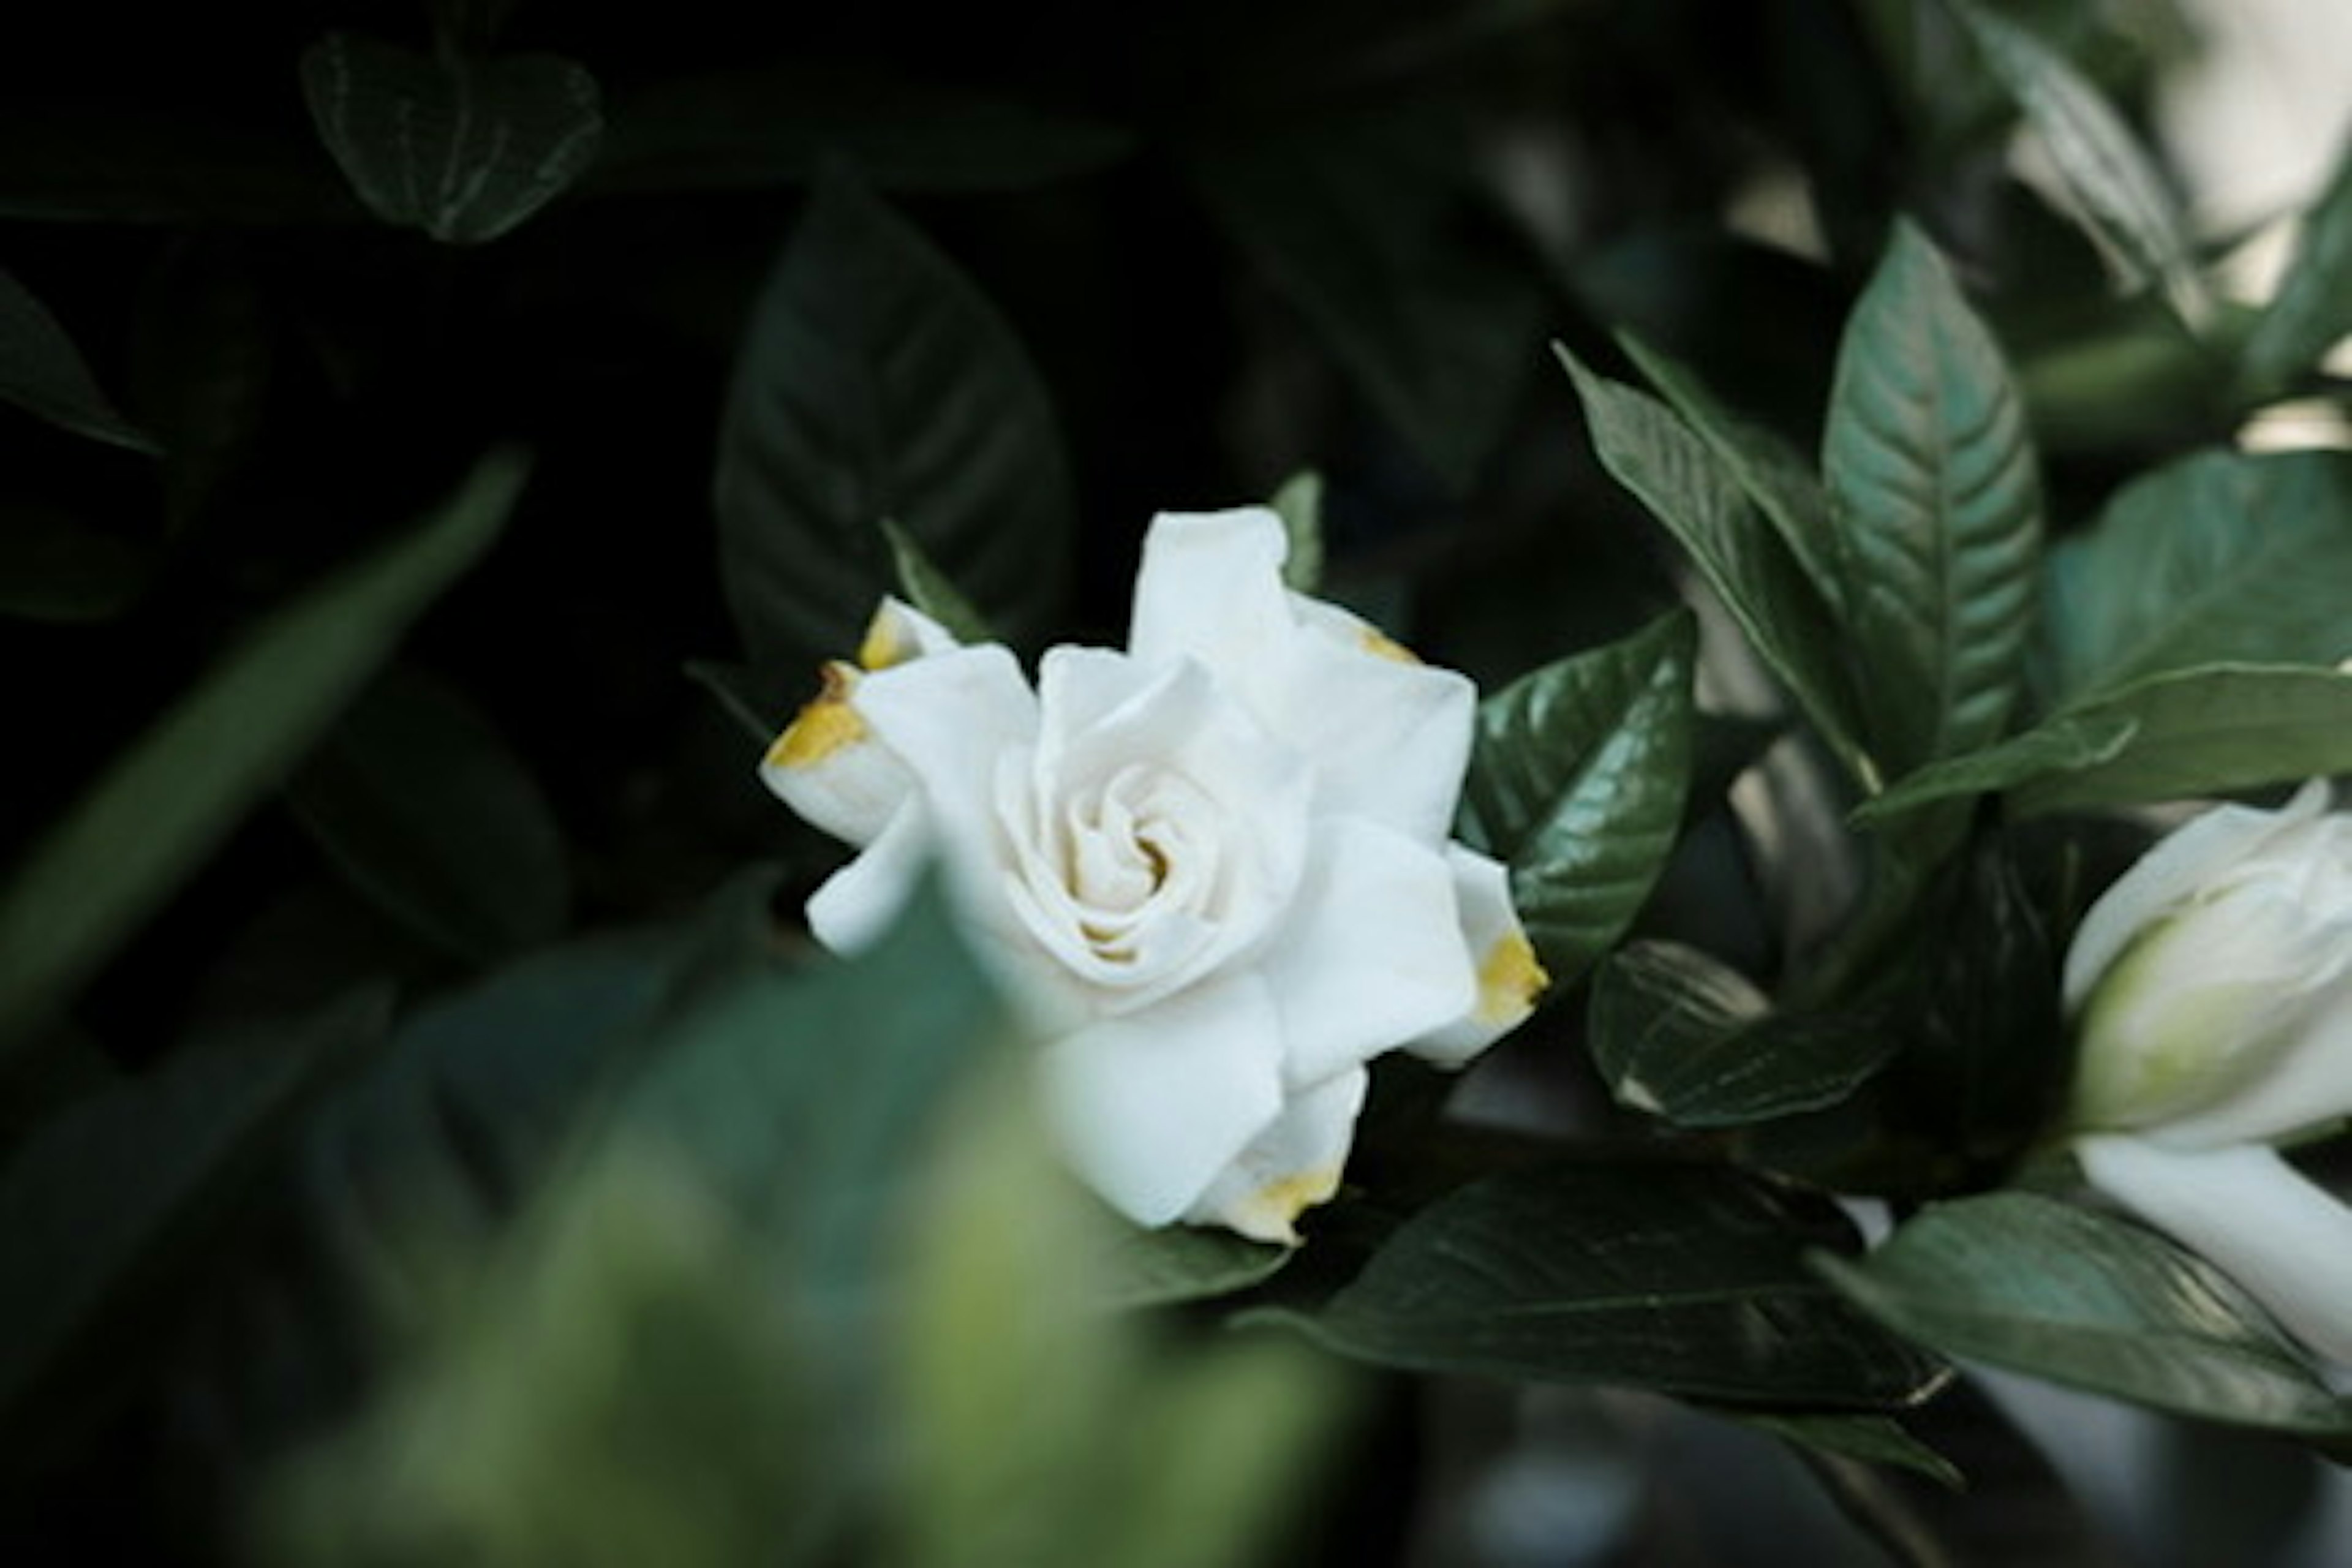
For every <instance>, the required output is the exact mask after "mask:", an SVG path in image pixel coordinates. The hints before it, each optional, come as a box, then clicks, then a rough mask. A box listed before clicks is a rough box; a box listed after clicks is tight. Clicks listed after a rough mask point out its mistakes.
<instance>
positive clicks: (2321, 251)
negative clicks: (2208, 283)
mask: <svg viewBox="0 0 2352 1568" xmlns="http://www.w3.org/2000/svg"><path fill="white" fill-rule="evenodd" d="M2347 332H2352V142H2347V144H2346V145H2345V147H2344V149H2343V151H2342V152H2340V153H2337V154H2336V174H2335V177H2334V178H2333V179H2331V180H2329V181H2328V183H2327V188H2326V190H2325V191H2323V192H2322V193H2321V194H2320V196H2319V199H2318V200H2317V201H2315V202H2314V203H2313V204H2312V205H2311V208H2310V210H2309V211H2307V212H2305V214H2304V215H2303V229H2302V234H2301V237H2300V238H2299V239H2298V241H2297V243H2296V246H2295V251H2294V260H2293V261H2292V262H2291V263H2289V264H2288V267H2287V270H2286V276H2285V277H2284V279H2281V280H2280V283H2279V288H2278V292H2277V293H2276V294H2274V295H2273V296H2272V298H2271V302H2270V304H2269V305H2268V306H2267V307H2266V308H2265V309H2264V310H2263V313H2262V316H2261V318H2260V319H2259V320H2258V321H2256V322H2255V323H2254V329H2253V331H2252V334H2251V335H2249V336H2248V337H2247V339H2246V345H2245V349H2244V351H2243V355H2244V364H2243V369H2244V375H2245V379H2246V381H2247V382H2248V383H2249V384H2251V385H2252V388H2253V389H2254V390H2255V391H2256V392H2258V393H2261V392H2274V391H2278V390H2281V389H2283V388H2284V387H2286V386H2288V385H2289V384H2291V383H2292V382H2293V381H2294V378H2295V377H2296V376H2298V375H2300V374H2302V373H2303V372H2305V371H2306V370H2308V369H2310V368H2311V367H2312V366H2313V365H2314V364H2316V363H2319V361H2320V360H2321V359H2322V358H2323V357H2324V356H2325V355H2326V353H2327V351H2328V350H2329V349H2331V348H2333V347H2335V346H2336V343H2337V342H2340V341H2341V340H2342V339H2343V337H2344V335H2345V334H2346V333H2347Z"/></svg>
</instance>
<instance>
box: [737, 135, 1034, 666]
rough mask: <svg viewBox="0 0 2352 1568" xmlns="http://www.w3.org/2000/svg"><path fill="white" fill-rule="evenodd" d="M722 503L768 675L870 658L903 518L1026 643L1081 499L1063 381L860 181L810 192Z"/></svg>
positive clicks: (750, 345)
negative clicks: (1075, 495)
mask: <svg viewBox="0 0 2352 1568" xmlns="http://www.w3.org/2000/svg"><path fill="white" fill-rule="evenodd" d="M717 500H718V507H719V570H720V575H721V579H722V581H723V583H724V584H725V587H726V590H727V601H728V605H729V607H730V609H731V610H732V611H733V613H734V616H735V624H736V626H737V629H738V630H739V631H740V632H741V634H742V637H743V640H744V643H745V645H746V646H747V647H748V648H749V649H750V651H751V661H752V664H753V666H754V668H757V669H759V670H760V671H761V673H762V674H771V675H772V674H773V673H775V672H776V671H777V670H778V668H785V669H788V670H790V671H791V673H792V674H793V676H795V677H797V676H799V675H800V674H801V670H802V667H803V665H805V664H806V663H808V662H810V661H812V660H814V659H816V658H825V657H831V656H835V655H837V654H839V653H840V652H842V651H843V650H845V649H848V648H852V647H856V646H857V639H858V637H859V635H860V633H861V632H862V630H863V629H864V627H865V625H866V618H867V617H868V616H871V615H872V614H873V610H874V604H875V601H876V600H877V598H879V597H880V596H881V595H882V594H883V593H884V592H885V591H887V589H889V588H890V587H891V585H892V584H893V581H894V573H893V570H892V563H891V560H890V552H889V548H888V542H887V540H886V539H885V537H884V535H883V533H882V531H881V528H880V524H881V522H882V521H883V520H884V519H885V518H888V519H891V520H893V521H896V522H897V523H898V525H899V527H901V528H902V529H904V530H905V531H906V533H907V536H908V538H909V539H911V540H912V541H913V542H915V543H916V544H917V545H918V546H919V548H920V549H921V551H922V552H923V554H924V555H925V556H926V557H927V558H928V559H929V560H930V561H931V562H932V563H935V564H936V566H937V567H938V569H939V570H940V572H942V573H944V574H946V575H947V577H948V578H949V580H950V581H951V582H953V583H954V584H956V585H957V586H958V588H959V589H961V592H962V593H963V594H964V595H967V596H968V598H969V599H970V601H971V605H972V607H973V608H974V610H975V611H977V612H978V613H979V614H980V615H981V616H983V617H984V618H985V619H986V620H987V621H988V622H989V624H991V625H992V626H995V627H997V628H998V629H999V630H1000V631H1001V632H1003V634H1004V635H1005V636H1006V637H1010V638H1013V639H1014V640H1016V641H1017V640H1023V639H1026V638H1029V637H1034V636H1035V635H1036V634H1037V633H1038V632H1040V631H1041V630H1042V629H1044V628H1045V626H1047V625H1048V624H1049V623H1050V622H1051V620H1052V619H1053V617H1054V616H1055V613H1056V612H1057V611H1058V609H1059V607H1060V605H1061V600H1062V596H1063V591H1064V583H1065V574H1066V569H1067V563H1068V560H1069V553H1070V552H1069V542H1070V536H1071V528H1072V500H1071V494H1070V479H1069V472H1068V468H1067V466H1066V462H1065V459H1064V457H1063V452H1062V446H1061V437H1060V435H1059V433H1058V432H1057V430H1056V428H1055V421H1054V415H1053V410H1052V408H1051V406H1050V405H1049V404H1048V402H1047V400H1046V395H1045V386H1044V384H1042V383H1041V382H1040V381H1039V380H1038V377H1037V373H1036V371H1035V370H1034V367H1032V365H1031V364H1030V363H1029V358H1028V356H1027V354H1026V353H1024V352H1023V350H1022V348H1021V345H1020V343H1019V342H1017V341H1016V340H1015V339H1014V338H1013V333H1012V331H1010V329H1008V328H1007V327H1006V326H1005V324H1004V322H1003V320H1002V319H1001V318H999V317H998V315H997V313H996V311H995V310H994V309H993V308H992V307H991V306H990V305H989V303H988V302H987V300H984V299H982V297H981V295H980V293H979V291H978V290H977V289H974V288H973V287H972V285H971V281H970V280H969V279H966V278H965V277H964V276H963V274H962V273H961V271H959V270H958V269H957V268H955V267H954V266H953V264H951V263H950V261H949V260H948V259H947V258H946V257H944V256H942V255H940V252H939V251H938V250H936V249H935V248H933V247H932V246H931V244H930V242H929V240H927V239H925V238H924V237H922V236H921V235H920V234H919V233H917V232H916V230H915V229H914V228H913V227H911V226H909V225H908V223H907V222H906V220H905V219H903V218H901V217H899V216H898V215H897V214H896V213H894V212H892V211H891V210H890V209H889V208H888V207H887V206H885V205H883V204H882V203H881V202H880V201H879V200H878V199H877V198H876V197H875V196H874V195H871V194H869V193H868V192H866V190H864V189H863V188H861V187H860V186H858V185H857V184H855V183H853V182H852V181H851V180H850V179H849V178H848V177H847V176H846V175H843V174H835V175H834V176H832V177H829V178H828V179H827V180H826V181H825V182H824V184H820V185H819V187H818V189H817V191H816V194H815V195H814V196H812V197H811V198H810V201H809V204H808V205H807V207H806V209H805V210H804V211H803V214H802V216H801V221H800V226H799V227H798V228H797V229H795V230H794V231H793V237H792V241H791V243H790V244H789V245H788V246H786V247H785V249H784V254H783V258H782V260H781V261H780V262H779V263H778V265H777V267H776V269H775V271H774V272H773V274H772V275H771V277H770V278H769V280H768V284H767V288H766V290H765V292H764V293H763V294H762V295H761V300H760V303H759V305H758V307H757V309H756V310H755V312H754V315H753V319H752V321H751V331H750V334H749V336H748V337H747V338H746V339H745V341H744V344H743V348H742V350H741V353H740V357H739V358H738V359H737V361H736V365H735V378H734V383H733V385H732V386H731V388H730V391H729V393H728V399H727V410H726V416H725V423H724V425H723V426H722V428H721V430H720V434H719V471H718V479H717Z"/></svg>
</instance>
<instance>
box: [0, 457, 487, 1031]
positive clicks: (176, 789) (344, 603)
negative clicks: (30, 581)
mask: <svg viewBox="0 0 2352 1568" xmlns="http://www.w3.org/2000/svg"><path fill="white" fill-rule="evenodd" d="M525 468H526V465H525V462H524V459H523V458H521V457H520V454H517V453H515V452H511V451H500V452H497V453H493V454H492V455H491V456H490V457H488V458H485V459H483V460H482V462H481V463H480V464H478V466H477V467H476V468H475V469H474V471H473V472H472V474H471V475H469V476H468V477H467V479H466V481H465V482H464V484H462V485H461V486H460V487H459V488H458V489H457V493H456V494H455V495H453V496H452V497H451V498H450V499H449V500H448V501H447V502H446V503H445V504H444V505H443V506H442V507H441V508H440V509H439V510H437V511H436V513H435V514H433V515H432V516H430V517H428V518H427V519H426V520H425V521H424V522H423V523H422V524H421V525H420V526H418V527H417V528H415V530H413V531H411V532H409V533H408V534H406V535H404V537H402V538H400V539H398V540H395V541H394V542H393V543H392V544H390V545H389V546H387V547H385V548H384V549H383V550H381V551H379V552H376V553H375V554H373V555H371V556H369V557H367V558H366V559H364V560H362V561H361V562H359V563H356V564H354V565H352V566H351V567H349V568H346V569H345V570H344V571H342V572H341V573H340V574H337V575H335V576H334V577H332V578H331V579H330V580H329V581H328V582H326V583H325V584H322V585H320V587H318V588H316V589H313V590H312V591H311V592H310V593H309V594H307V595H303V596H302V597H301V598H299V599H298V600H296V601H295V602H294V603H293V604H291V605H288V606H286V607H285V608H284V609H281V610H279V611H278V612H277V613H276V614H275V615H273V616H269V617H268V619H266V620H264V621H263V622H262V623H261V624H260V625H259V626H257V627H256V628H255V629H254V630H253V632H252V633H251V634H250V635H249V636H248V637H246V639H245V640H244V642H243V643H242V644H240V645H239V646H238V647H236V649H235V650H234V651H232V652H231V653H230V654H229V655H228V656H227V657H226V658H224V659H223V660H221V662H220V663H219V664H217V665H216V666H215V668H213V669H211V670H210V671H209V672H207V673H206V674H205V677H204V678H203V679H201V680H200V681H199V682H198V683H197V685H196V686H195V688H194V690H192V691H191V692H190V693H189V694H188V695H187V696H186V697H185V698H184V699H183V700H181V702H180V704H179V705H178V706H177V707H176V708H174V709H173V710H171V711H170V712H168V713H167V714H165V715H164V717H163V719H162V720H161V721H159V722H158V723H157V724H156V725H155V726H154V727H153V728H152V729H151V730H149V731H148V732H147V733H146V734H145V735H143V736H142V737H141V738H140V739H139V741H137V742H134V743H133V745H132V746H131V749H130V750H129V751H128V752H124V753H123V754H122V755H121V757H119V758H118V759H117V760H116V762H115V763H114V764H113V766H112V767H111V768H110V770H109V771H108V772H107V773H106V774H105V775H104V776H103V777H101V778H100V779H99V780H98V781H97V782H96V783H95V784H92V785H91V786H90V788H89V791H88V792H87V793H85V794H84V795H83V796H82V797H81V799H80V801H79V803H78V804H77V805H75V807H74V808H73V810H72V811H71V812H70V813H68V815H67V816H66V818H65V820H64V821H62V822H61V823H59V824H58V825H57V826H55V827H53V828H51V829H50V830H49V832H48V834H47V837H44V838H43V839H42V840H41V841H40V842H39V844H38V845H37V846H36V847H35V848H34V850H33V851H32V854H31V856H30V858H27V859H26V861H25V862H24V863H23V865H22V866H21V867H20V868H18V870H17V872H16V877H15V879H13V880H12V881H11V882H10V883H9V884H8V885H7V887H6V888H5V889H0V999H5V1000H0V1059H5V1057H6V1056H7V1055H8V1054H10V1053H11V1052H12V1051H16V1050H21V1049H22V1047H23V1042H24V1041H25V1039H26V1037H27V1033H26V1032H27V1030H28V1029H29V1027H30V1026H33V1025H35V1024H37V1023H38V1022H39V1021H40V1019H41V1018H42V1017H43V1016H46V1015H47V1013H48V1012H49V1010H50V1009H51V1008H52V1007H54V1006H56V1005H58V1003H60V1002H62V1001H64V1000H65V999H66V998H67V997H68V996H69V995H71V994H72V993H73V992H74V990H75V989H76V987H78V986H79V984H81V983H82V981H83V980H84V979H86V978H87V977H88V976H89V973H90V972H91V971H92V970H93V969H95V968H96V967H97V966H98V964H99V963H101V962H103V961H104V959H105V957H106V955H107V954H108V953H109V952H110V951H111V950H112V949H113V947H114V945H115V944H116V943H117V942H121V940H122V939H123V938H124V937H125V936H127V935H129V934H130V932H131V930H132V929H133V928H134V927H135V926H136V925H137V924H138V922H139V921H141V920H142V918H143V917H144V916H145V915H146V914H147V913H148V911H149V910H152V909H153V908H154V906H155V905H156V904H157V903H158V902H160V901H161V900H163V899H164V898H165V897H166V896H168V895H169V894H170V892H171V891H172V889H173V888H174V887H175V886H177V885H178V883H179V881H180V879H182V878H183V877H184V876H185V875H186V874H187V873H188V872H189V871H191V870H193V869H194V868H195V866H196V865H197V864H198V863H199V862H200V861H201V860H202V859H203V858H204V857H205V854H206V853H207V852H208V851H209V850H210V849H211V848H212V847H213V846H214V845H215V843H217V842H218V841H219V839H220V837H222V836H223V835H224V834H226V833H227V832H228V830H229V829H230V828H231V827H232V826H235V824H236V821H237V819H238V818H239V817H240V816H243V815H244V813H245V812H246V810H247V808H248V807H250V806H251V805H253V804H254V802H255V801H257V800H258V799H259V798H260V797H261V796H262V795H264V794H266V793H267V792H268V789H269V787H270V785H271V784H272V783H273V782H274V777H275V775H276V774H277V773H278V772H279V771H280V770H282V769H283V768H284V767H285V766H286V765H287V764H288V763H290V762H291V761H292V760H293V759H295V758H297V757H299V756H300V755H301V753H302V752H303V751H304V750H305V748H307V747H308V746H309V745H310V742H311V741H312V739H313V738H314V737H315V736H316V735H317V734H318V733H319V731H320V730H321V729H323V728H324V727H325V726H326V725H327V723H328V722H329V721H331V720H332V719H333V717H334V715H335V713H336V712H337V710H339V709H340V708H341V706H342V704H343V703H344V701H345V700H347V699H348V698H349V696H350V694H351V692H352V690H353V689H355V688H356V687H357V686H358V685H359V684H360V682H361V681H362V680H364V679H366V678H367V677H368V675H369V673H370V672H371V671H373V669H374V668H375V667H376V666H377V665H379V664H381V663H382V662H383V659H384V658H386V657H387V656H388V655H389V654H390V653H391V652H392V650H393V647H394V645H395V644H396V643H397V642H398V641H399V639H400V636H401V634H402V632H403V631H404V630H405V629H406V627H407V626H408V623H409V622H410V621H412V620H414V619H415V617H416V616H418V615H420V614H422V613H423V612H424V610H425V606H426V605H429V604H431V603H432V601H433V600H434V598H435V597H436V595H439V593H440V592H441V590H442V589H443V588H445V587H446V586H447V585H448V584H449V583H450V582H451V581H452V580H453V579H454V578H456V577H457V574H460V573H462V572H463V571H465V570H466V568H467V567H468V566H470V565H471V564H472V563H473V562H474V560H475V558H476V557H477V556H478V555H479V554H480V553H481V552H483V551H484V550H486V549H488V546H489V543H490V541H491V540H492V539H493V538H494V537H496V535H497V533H498V531H499V526H500V525H501V524H502V523H503V522H504V521H506V516H507V513H508V511H509V510H510V509H511V508H512V506H513V505H514V501H515V498H516V497H517V496H518V495H519V494H520V492H521V489H522V484H523V478H524V473H525Z"/></svg>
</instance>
